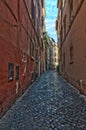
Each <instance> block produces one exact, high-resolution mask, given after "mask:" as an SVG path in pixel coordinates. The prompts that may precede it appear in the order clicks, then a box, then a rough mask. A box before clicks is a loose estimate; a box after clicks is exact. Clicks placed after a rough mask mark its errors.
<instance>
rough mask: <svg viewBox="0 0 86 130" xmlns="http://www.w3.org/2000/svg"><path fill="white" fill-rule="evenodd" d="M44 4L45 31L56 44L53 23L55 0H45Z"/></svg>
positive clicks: (55, 13) (54, 19)
mask: <svg viewBox="0 0 86 130" xmlns="http://www.w3.org/2000/svg"><path fill="white" fill-rule="evenodd" d="M45 1H46V2H45V4H46V31H47V32H48V35H49V36H50V37H52V38H53V39H54V40H55V42H57V34H56V30H55V23H56V18H57V0H45Z"/></svg>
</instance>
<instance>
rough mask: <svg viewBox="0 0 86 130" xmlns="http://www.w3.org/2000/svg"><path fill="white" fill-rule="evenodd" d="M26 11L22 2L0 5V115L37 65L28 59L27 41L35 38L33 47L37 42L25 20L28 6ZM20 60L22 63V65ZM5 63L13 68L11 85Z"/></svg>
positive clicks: (25, 84)
mask: <svg viewBox="0 0 86 130" xmlns="http://www.w3.org/2000/svg"><path fill="white" fill-rule="evenodd" d="M29 2H31V1H29ZM29 4H31V3H29ZM29 4H28V5H29ZM27 7H28V10H27V8H26V6H25V2H24V0H15V2H14V0H6V1H5V2H4V1H0V115H3V113H4V112H5V111H6V110H7V109H8V108H9V106H11V105H12V103H13V102H14V101H15V100H16V98H17V97H18V96H20V95H21V94H22V93H23V92H24V91H25V90H26V88H27V84H30V83H31V76H32V72H33V71H35V72H37V71H38V64H37V63H36V62H35V59H34V60H33V59H32V58H31V50H30V47H31V38H34V37H35V39H36V40H35V46H37V47H38V40H37V36H36V32H35V30H34V27H33V24H32V23H31V18H30V16H29V13H30V12H31V9H30V7H31V6H30V5H29V6H27ZM29 9H30V11H29ZM31 32H33V35H32V33H31ZM24 57H25V59H26V62H23V58H24ZM9 62H11V63H13V64H14V80H13V81H11V82H8V63H9ZM16 65H19V80H18V81H16V78H15V76H16V70H15V68H16ZM16 82H18V93H16V88H17V87H16Z"/></svg>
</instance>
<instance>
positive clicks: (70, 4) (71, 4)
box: [69, 0, 73, 22]
mask: <svg viewBox="0 0 86 130" xmlns="http://www.w3.org/2000/svg"><path fill="white" fill-rule="evenodd" d="M69 7H70V22H72V21H73V0H69Z"/></svg>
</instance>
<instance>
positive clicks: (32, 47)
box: [31, 39, 35, 58]
mask: <svg viewBox="0 0 86 130" xmlns="http://www.w3.org/2000/svg"><path fill="white" fill-rule="evenodd" d="M34 48H35V47H34V40H33V39H32V41H31V57H32V58H34Z"/></svg>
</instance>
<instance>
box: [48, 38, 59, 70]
mask: <svg viewBox="0 0 86 130" xmlns="http://www.w3.org/2000/svg"><path fill="white" fill-rule="evenodd" d="M49 50H50V69H56V67H57V65H58V45H57V44H56V43H55V41H54V40H53V38H50V44H49Z"/></svg>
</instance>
